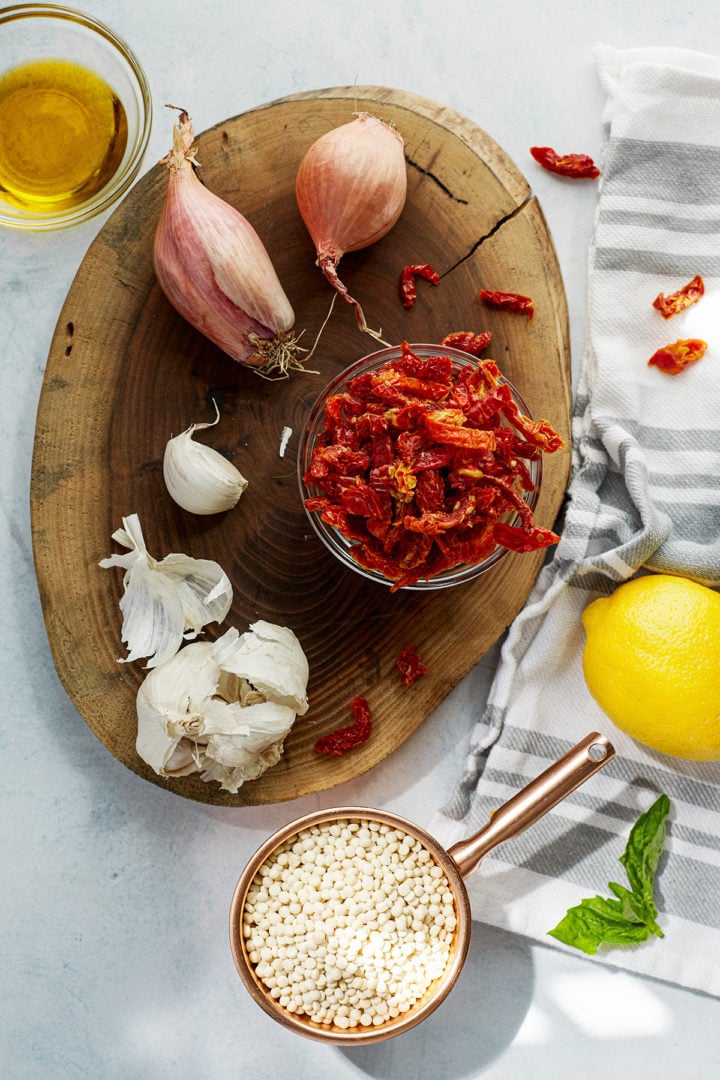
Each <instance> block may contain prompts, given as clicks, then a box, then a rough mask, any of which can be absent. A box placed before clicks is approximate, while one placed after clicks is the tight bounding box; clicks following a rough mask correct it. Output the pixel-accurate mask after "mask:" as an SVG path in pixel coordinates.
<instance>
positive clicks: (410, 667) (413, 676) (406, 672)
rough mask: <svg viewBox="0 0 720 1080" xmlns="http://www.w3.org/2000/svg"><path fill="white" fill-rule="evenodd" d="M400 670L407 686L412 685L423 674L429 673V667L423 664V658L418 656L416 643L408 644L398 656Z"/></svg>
mask: <svg viewBox="0 0 720 1080" xmlns="http://www.w3.org/2000/svg"><path fill="white" fill-rule="evenodd" d="M397 666H398V671H399V672H400V678H401V679H402V681H403V682H404V683H405V685H406V686H412V685H413V683H416V682H417V681H418V679H420V678H422V676H423V675H427V673H428V669H427V668H426V667H425V664H423V662H422V660H421V659H420V657H419V656H418V653H417V649H416V648H415V646H414V645H406V646H405V648H404V649H401V650H400V652H399V654H398V658H397Z"/></svg>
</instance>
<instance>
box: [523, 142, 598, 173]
mask: <svg viewBox="0 0 720 1080" xmlns="http://www.w3.org/2000/svg"><path fill="white" fill-rule="evenodd" d="M530 153H531V154H532V156H533V157H534V158H535V160H536V161H537V163H538V165H542V167H543V169H548V170H549V171H550V172H554V173H559V174H560V176H570V177H572V178H573V179H574V180H595V179H596V178H597V177H598V176H599V175H600V170H599V169H598V167H597V165H596V164H595V162H594V161H593V159H592V158H591V157H588V156H587V154H562V155H561V154H558V153H556V152H555V151H554V150H553V149H552V147H551V146H531V147H530Z"/></svg>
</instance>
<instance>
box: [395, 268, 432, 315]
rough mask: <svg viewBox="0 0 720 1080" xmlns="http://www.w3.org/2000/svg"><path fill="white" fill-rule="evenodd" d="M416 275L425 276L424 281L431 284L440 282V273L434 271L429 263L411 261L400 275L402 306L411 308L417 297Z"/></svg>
mask: <svg viewBox="0 0 720 1080" xmlns="http://www.w3.org/2000/svg"><path fill="white" fill-rule="evenodd" d="M416 277H421V278H425V280H426V281H430V282H431V283H432V284H433V285H439V284H440V275H439V274H436V273H435V271H434V270H433V268H432V266H431V265H430V263H413V264H412V265H411V266H406V267H405V268H404V269H403V272H402V274H401V275H400V298H401V300H402V302H403V307H406V308H411V307H412V306H413V304H414V303H415V299H416V297H417V288H416V286H415V278H416Z"/></svg>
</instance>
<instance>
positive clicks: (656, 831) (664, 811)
mask: <svg viewBox="0 0 720 1080" xmlns="http://www.w3.org/2000/svg"><path fill="white" fill-rule="evenodd" d="M669 810H670V800H669V799H668V797H667V795H661V796H660V798H659V799H657V801H656V802H654V803H653V805H652V806H651V807H650V809H649V810H646V811H645V813H644V814H641V815H640V817H639V818H638V819H637V821H636V822H635V824H634V825H633V827H632V830H631V832H630V836H629V837H628V842H627V847H626V848H625V852H624V853H623V854H622V855H621V856H620V862H621V863H622V864H623V866H624V867H625V873H626V874H627V876H628V881H629V882H630V885H631V887H632V891H633V893H634V894H635V895H636V896H638V897H642V899H643V902H644V903H645V905H646V910H647V912H648V913H649V915H650V918H651V919H654V918H655V917H656V915H657V909H656V907H655V902H654V899H653V886H654V884H655V872H656V871H657V867H658V862H659V861H660V855H661V854H662V849H663V845H664V843H665V818H666V817H667V815H668V812H669Z"/></svg>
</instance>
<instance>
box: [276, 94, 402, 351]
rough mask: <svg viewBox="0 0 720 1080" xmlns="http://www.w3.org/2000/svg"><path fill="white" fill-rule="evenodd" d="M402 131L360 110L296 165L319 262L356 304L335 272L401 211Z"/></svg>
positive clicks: (304, 212)
mask: <svg viewBox="0 0 720 1080" xmlns="http://www.w3.org/2000/svg"><path fill="white" fill-rule="evenodd" d="M404 145H405V144H404V142H403V139H402V136H401V135H400V134H399V133H398V132H397V131H396V130H395V129H394V128H392V127H389V126H388V125H387V124H386V123H384V122H383V121H382V120H379V119H378V118H377V117H375V116H370V115H368V114H367V113H360V114H359V115H358V116H357V117H356V118H355V119H354V120H350V121H349V122H348V123H347V124H342V125H341V126H340V127H337V128H333V129H332V130H331V131H328V132H326V133H325V134H324V135H321V136H320V138H319V139H317V140H316V141H315V142H314V143H313V144H312V146H311V147H310V149H309V150H308V151H307V153H306V154H305V156H304V157H303V159H302V161H301V162H300V167H299V169H298V173H297V178H296V183H295V195H296V199H297V204H298V209H299V211H300V216H301V217H302V219H303V221H304V222H305V226H306V228H307V230H308V232H309V233H310V236H311V237H312V241H313V243H314V245H315V250H316V252H317V263H318V266H319V267H320V269H321V270H322V272H323V274H324V275H325V277H326V278H327V280H328V281H329V282H330V284H331V285H332V286H333V287H334V288H335V289H337V291H338V292H339V293H340V295H341V296H342V297H343V299H345V300H346V301H347V302H348V303H349V304H351V305H352V306H353V307H354V308H355V314H356V316H357V320H358V323H359V325H360V328H361V329H362V330H367V329H368V328H367V324H366V322H365V316H364V314H363V311H362V308H361V306H360V304H359V303H358V302H357V300H355V299H353V297H352V296H350V295H349V293H348V291H347V288H346V286H345V285H344V284H343V283H342V281H341V280H340V279H339V277H338V275H337V265H338V263H339V262H340V259H341V258H342V256H343V255H345V254H346V253H347V252H350V251H360V249H361V248H366V247H369V246H370V245H371V244H374V243H375V241H376V240H381V239H382V237H383V236H385V235H386V233H388V232H389V231H390V229H391V228H392V227H393V225H394V224H395V222H396V221H397V220H398V218H399V217H400V214H401V213H402V210H403V207H404V206H405V200H406V198H407V165H406V163H405V150H404Z"/></svg>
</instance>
